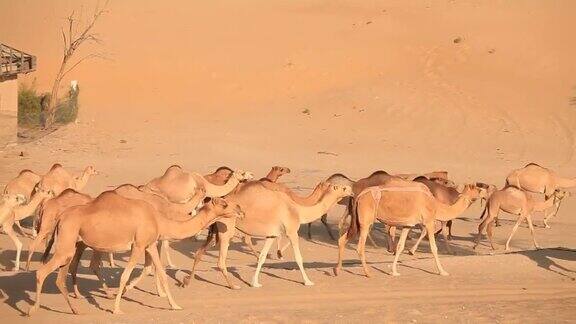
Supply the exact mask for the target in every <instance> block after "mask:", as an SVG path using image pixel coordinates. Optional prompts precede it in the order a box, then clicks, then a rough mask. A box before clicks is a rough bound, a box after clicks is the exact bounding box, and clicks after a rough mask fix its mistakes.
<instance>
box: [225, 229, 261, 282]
mask: <svg viewBox="0 0 576 324" xmlns="http://www.w3.org/2000/svg"><path fill="white" fill-rule="evenodd" d="M233 235H234V231H229V232H228V233H220V253H219V255H218V269H220V272H221V273H222V276H224V280H226V283H227V284H228V287H230V289H240V286H237V285H234V284H232V281H230V276H229V275H228V268H227V267H226V258H227V257H228V247H229V246H230V240H231V239H232V236H233ZM270 244H272V241H270ZM269 249H270V246H268V250H269ZM268 250H266V253H265V254H264V258H266V256H267V255H268ZM260 256H262V252H260Z"/></svg>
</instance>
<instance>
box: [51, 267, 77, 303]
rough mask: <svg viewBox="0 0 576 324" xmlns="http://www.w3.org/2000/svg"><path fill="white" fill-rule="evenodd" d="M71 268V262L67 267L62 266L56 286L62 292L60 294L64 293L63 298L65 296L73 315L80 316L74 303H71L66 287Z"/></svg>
mask: <svg viewBox="0 0 576 324" xmlns="http://www.w3.org/2000/svg"><path fill="white" fill-rule="evenodd" d="M69 268H70V262H68V263H67V264H66V265H64V266H62V267H61V268H60V269H59V270H58V276H57V277H56V286H57V287H58V290H60V292H61V293H62V296H64V300H66V303H67V304H68V306H69V307H70V309H71V310H72V313H74V314H78V311H77V310H76V309H75V308H74V306H72V303H71V302H70V297H69V296H68V288H67V287H66V275H67V274H68V269H69Z"/></svg>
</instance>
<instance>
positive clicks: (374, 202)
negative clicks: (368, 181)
mask: <svg viewBox="0 0 576 324" xmlns="http://www.w3.org/2000/svg"><path fill="white" fill-rule="evenodd" d="M470 200H471V199H470V197H469V196H468V195H467V194H463V195H461V196H460V197H459V199H458V201H456V203H455V204H453V205H445V204H442V203H440V202H438V200H437V199H436V198H434V196H433V195H432V193H431V192H430V190H429V189H428V187H426V186H425V185H424V184H422V183H418V182H413V181H407V180H403V179H397V178H396V179H391V180H390V181H387V182H386V183H385V184H383V185H380V186H371V187H368V188H366V189H365V190H363V191H362V192H361V193H360V194H358V195H357V196H356V197H355V199H354V208H353V209H352V221H351V223H350V227H349V229H348V231H347V232H346V233H344V234H343V235H342V236H341V237H340V239H339V240H338V248H339V249H338V251H339V252H338V263H337V265H336V267H335V268H334V274H335V275H338V274H339V272H340V269H341V268H342V255H343V253H344V247H345V246H346V242H347V241H348V240H349V239H350V238H353V237H355V236H356V235H357V233H358V232H360V238H359V241H358V247H357V251H358V254H359V255H360V260H361V261H362V266H363V268H364V273H365V274H366V276H368V277H370V271H369V269H368V265H367V264H366V255H365V244H366V238H367V236H368V233H369V231H370V226H371V225H372V224H373V223H374V221H375V220H379V221H380V222H383V223H385V224H387V225H389V226H395V227H402V233H401V235H400V240H399V242H398V245H397V247H396V254H395V257H394V262H393V264H392V275H394V276H397V275H399V273H398V271H397V263H398V259H399V257H400V254H401V253H402V252H403V251H404V244H405V242H406V237H407V236H408V232H409V231H410V228H411V227H414V226H416V225H420V224H422V225H424V227H425V229H426V231H427V233H428V239H429V241H430V250H431V251H432V254H433V256H434V260H435V262H436V267H437V268H438V271H439V273H440V274H441V275H443V276H446V275H448V273H447V272H446V271H444V269H443V268H442V265H441V264H440V260H439V259H438V248H437V247H436V240H435V238H434V222H435V221H436V220H442V221H447V220H449V219H452V218H453V217H455V216H454V215H459V214H460V213H461V212H462V211H463V210H464V209H466V208H467V207H468V205H469V204H470Z"/></svg>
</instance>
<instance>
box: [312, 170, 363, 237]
mask: <svg viewBox="0 0 576 324" xmlns="http://www.w3.org/2000/svg"><path fill="white" fill-rule="evenodd" d="M325 182H326V183H329V184H336V185H341V186H349V187H352V186H353V185H354V181H353V180H351V179H350V178H348V177H347V176H345V175H343V174H341V173H335V174H333V175H331V176H329V177H328V178H327V179H326V180H325ZM351 199H352V198H351V197H345V198H342V200H340V201H339V202H338V205H342V206H345V209H344V214H343V215H342V216H341V217H340V219H341V220H344V219H346V217H347V216H348V213H349V211H348V206H349V205H350V203H351ZM320 221H321V222H322V224H323V225H324V227H325V228H326V232H328V235H329V236H330V238H331V239H332V240H333V241H336V237H334V234H332V231H331V230H330V226H329V225H328V214H324V215H322V217H320ZM308 239H310V240H311V239H312V223H308Z"/></svg>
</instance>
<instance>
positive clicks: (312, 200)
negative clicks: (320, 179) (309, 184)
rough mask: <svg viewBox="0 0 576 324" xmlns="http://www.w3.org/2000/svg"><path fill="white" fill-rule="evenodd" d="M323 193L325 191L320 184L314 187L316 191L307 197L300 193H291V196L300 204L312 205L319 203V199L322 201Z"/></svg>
mask: <svg viewBox="0 0 576 324" xmlns="http://www.w3.org/2000/svg"><path fill="white" fill-rule="evenodd" d="M323 193H324V192H323V190H322V188H320V186H316V188H314V191H312V193H310V194H309V195H308V196H306V197H302V196H298V195H296V194H294V193H292V194H291V195H290V198H292V200H294V202H295V203H297V204H299V205H302V206H312V205H315V204H317V203H318V201H320V198H322V194H323Z"/></svg>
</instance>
